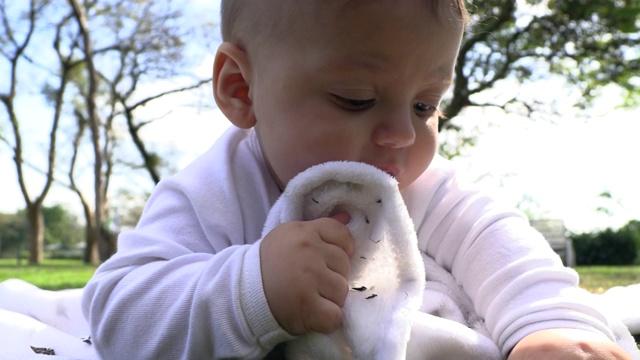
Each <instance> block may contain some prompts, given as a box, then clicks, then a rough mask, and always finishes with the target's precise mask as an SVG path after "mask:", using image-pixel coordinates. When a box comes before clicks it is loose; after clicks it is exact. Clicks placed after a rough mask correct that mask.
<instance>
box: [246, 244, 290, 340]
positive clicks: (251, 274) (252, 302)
mask: <svg viewBox="0 0 640 360" xmlns="http://www.w3.org/2000/svg"><path fill="white" fill-rule="evenodd" d="M260 244H261V241H258V242H256V243H255V244H253V245H252V246H251V248H250V249H249V251H247V253H246V254H245V259H244V267H243V271H242V274H241V281H240V294H241V299H240V304H241V306H242V311H243V313H244V314H245V321H246V322H247V324H248V325H249V329H250V330H251V332H252V333H253V334H254V335H255V336H256V339H257V340H258V344H259V345H260V346H261V347H262V348H263V349H265V350H267V351H270V350H271V349H273V348H274V347H275V346H276V345H278V344H279V343H282V342H286V341H290V340H293V339H294V338H295V337H294V336H292V335H290V334H289V333H288V332H286V331H285V330H284V329H283V328H282V327H280V325H279V324H278V321H277V320H276V319H275V318H274V317H273V314H272V313H271V309H270V308H269V304H268V303H267V298H266V296H265V293H264V287H263V284H262V271H261V267H260Z"/></svg>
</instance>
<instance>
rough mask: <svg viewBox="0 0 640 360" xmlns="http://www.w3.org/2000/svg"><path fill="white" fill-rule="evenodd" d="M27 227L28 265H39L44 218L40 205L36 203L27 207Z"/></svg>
mask: <svg viewBox="0 0 640 360" xmlns="http://www.w3.org/2000/svg"><path fill="white" fill-rule="evenodd" d="M27 220H28V226H29V250H30V251H29V263H30V264H41V263H42V260H43V259H44V216H43V215H42V203H40V202H36V203H33V204H30V205H29V206H27Z"/></svg>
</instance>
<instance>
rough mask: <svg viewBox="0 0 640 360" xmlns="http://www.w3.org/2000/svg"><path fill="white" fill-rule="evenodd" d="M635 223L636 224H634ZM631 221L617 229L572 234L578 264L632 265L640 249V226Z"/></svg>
mask: <svg viewBox="0 0 640 360" xmlns="http://www.w3.org/2000/svg"><path fill="white" fill-rule="evenodd" d="M634 223H635V224H634ZM637 225H638V224H637V221H633V222H630V223H629V224H627V225H626V226H624V227H622V228H621V229H619V230H617V231H615V230H612V229H606V230H604V231H601V232H598V233H585V234H578V235H572V236H571V237H572V239H573V246H574V248H575V253H576V262H577V264H578V265H632V264H634V263H635V262H636V259H637V257H638V251H639V250H640V226H637Z"/></svg>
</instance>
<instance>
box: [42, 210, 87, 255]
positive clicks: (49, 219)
mask: <svg viewBox="0 0 640 360" xmlns="http://www.w3.org/2000/svg"><path fill="white" fill-rule="evenodd" d="M42 213H43V216H44V224H45V235H44V242H45V244H62V245H64V246H65V247H70V246H71V245H74V244H77V243H79V242H81V241H82V240H84V239H83V237H84V232H83V229H82V227H81V226H80V225H79V224H78V220H77V218H76V217H75V216H74V215H72V214H71V213H69V212H68V211H67V210H65V209H64V208H63V207H62V206H60V205H54V206H52V207H45V208H43V209H42Z"/></svg>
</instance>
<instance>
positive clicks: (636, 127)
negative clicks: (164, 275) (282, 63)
mask: <svg viewBox="0 0 640 360" xmlns="http://www.w3.org/2000/svg"><path fill="white" fill-rule="evenodd" d="M72 4H75V5H76V8H75V9H74V8H73V6H72ZM0 10H1V12H0V15H1V16H2V18H3V22H2V26H1V27H0V31H1V33H0V50H1V54H2V56H1V57H0V79H1V80H0V100H2V105H3V106H2V107H0V258H4V260H0V261H1V262H0V280H3V279H5V278H8V277H12V276H19V277H23V278H25V279H26V280H29V281H32V282H34V283H36V284H39V285H41V286H44V287H47V288H65V287H78V286H82V285H83V284H84V282H86V280H87V279H88V278H89V277H90V276H91V273H92V271H93V270H94V269H95V266H96V265H97V264H99V263H100V262H101V261H103V260H104V259H106V258H108V256H109V255H110V254H112V253H113V251H115V249H116V244H115V237H116V235H117V233H118V232H119V231H121V230H123V229H126V228H127V227H131V226H134V225H135V222H136V220H137V217H138V216H139V214H140V212H141V211H142V208H143V206H144V202H145V200H146V198H147V197H148V195H149V193H150V192H151V191H152V190H153V187H154V186H155V184H156V183H157V182H158V181H159V180H160V179H161V178H163V177H166V176H170V175H171V174H173V173H175V172H176V171H178V170H179V169H180V168H182V167H184V166H185V165H186V164H188V163H189V162H190V161H192V160H193V159H194V158H195V157H197V156H198V155H199V154H201V153H202V152H204V151H205V150H206V149H207V148H208V147H210V146H211V145H212V143H213V142H214V141H215V139H216V138H217V136H219V135H220V134H221V133H222V132H223V131H224V129H225V128H226V127H228V126H229V125H228V122H227V121H226V120H225V119H224V117H223V116H222V115H221V113H220V112H219V111H218V110H217V109H216V108H215V106H214V102H213V99H212V97H211V90H210V82H209V77H210V73H211V67H212V63H213V58H214V54H215V48H216V46H217V45H218V44H219V43H220V38H219V35H218V33H219V29H218V24H219V15H218V14H219V3H218V1H209V0H194V1H191V2H189V3H188V4H184V3H181V4H179V5H178V4H175V2H170V1H159V0H154V1H151V0H150V1H144V2H141V1H133V0H130V1H111V0H105V1H100V2H96V1H86V2H84V3H80V2H78V1H69V2H67V1H53V0H51V1H45V0H30V1H22V2H16V1H7V0H0ZM470 10H471V12H472V13H473V14H474V21H475V22H474V24H473V25H471V26H470V28H469V30H468V31H467V34H466V35H465V41H464V45H463V49H462V52H461V56H460V57H459V59H458V67H457V69H456V71H457V73H456V81H455V83H454V85H453V86H452V89H451V91H450V93H449V94H448V96H447V98H446V99H445V101H444V103H443V110H444V112H445V114H447V119H443V120H442V124H441V127H442V129H441V139H442V140H441V141H442V148H441V152H442V154H443V155H445V156H447V157H450V158H452V160H453V161H454V162H455V163H456V165H457V166H459V167H460V168H462V169H463V170H464V171H465V172H466V173H467V175H468V176H469V178H470V179H471V180H473V181H476V182H478V183H479V184H480V185H481V186H483V187H485V188H486V189H489V190H490V191H492V192H494V194H495V196H496V197H498V198H500V199H501V200H502V201H505V202H507V203H509V204H511V205H513V206H515V207H518V208H519V209H521V210H522V211H524V212H525V213H527V215H529V216H530V217H531V218H532V219H560V220H561V221H562V222H563V224H564V226H565V229H566V235H567V236H568V237H569V238H572V239H574V245H575V246H576V248H577V251H578V252H579V254H578V265H579V267H578V270H579V271H580V272H581V275H582V277H583V279H584V281H587V282H588V284H586V285H585V286H586V287H587V288H589V289H590V290H593V291H602V290H603V289H606V288H608V287H610V286H613V285H618V284H622V285H624V284H627V283H637V282H640V268H638V267H637V265H638V264H639V260H638V253H639V251H640V225H639V223H638V219H640V187H639V186H638V184H640V172H639V171H638V155H640V141H637V136H638V134H640V120H639V119H640V110H639V109H638V99H639V93H640V91H639V90H638V88H640V76H639V75H638V74H640V47H638V43H639V42H640V30H639V27H640V26H639V23H640V20H639V14H640V4H639V3H638V1H609V0H592V1H588V0H567V1H527V0H518V1H511V0H500V1H498V0H486V1H473V2H472V5H471V6H470ZM53 135H55V136H53ZM94 135H95V136H94ZM52 140H55V141H52ZM96 174H98V175H96ZM96 209H97V210H98V211H96ZM49 258H73V259H76V260H73V261H72V262H69V261H67V260H65V261H59V262H54V261H52V260H48V259H49ZM83 262H84V263H87V264H88V265H79V264H81V263H83ZM16 264H18V265H20V267H18V268H16V266H15V265H16ZM26 264H31V265H32V266H22V265H26ZM38 264H39V265H38ZM54 264H55V266H54ZM36 265H37V266H36ZM580 265H583V266H582V267H580ZM584 265H626V266H625V267H624V268H620V267H599V268H597V269H596V268H591V267H588V268H587V267H584ZM631 265H636V266H631ZM52 269H56V271H52ZM54 272H55V273H57V274H59V275H60V276H59V278H57V279H51V276H49V275H46V274H53V273H54ZM589 279H598V280H594V281H593V282H590V281H591V280H589ZM592 283H593V284H592Z"/></svg>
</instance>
